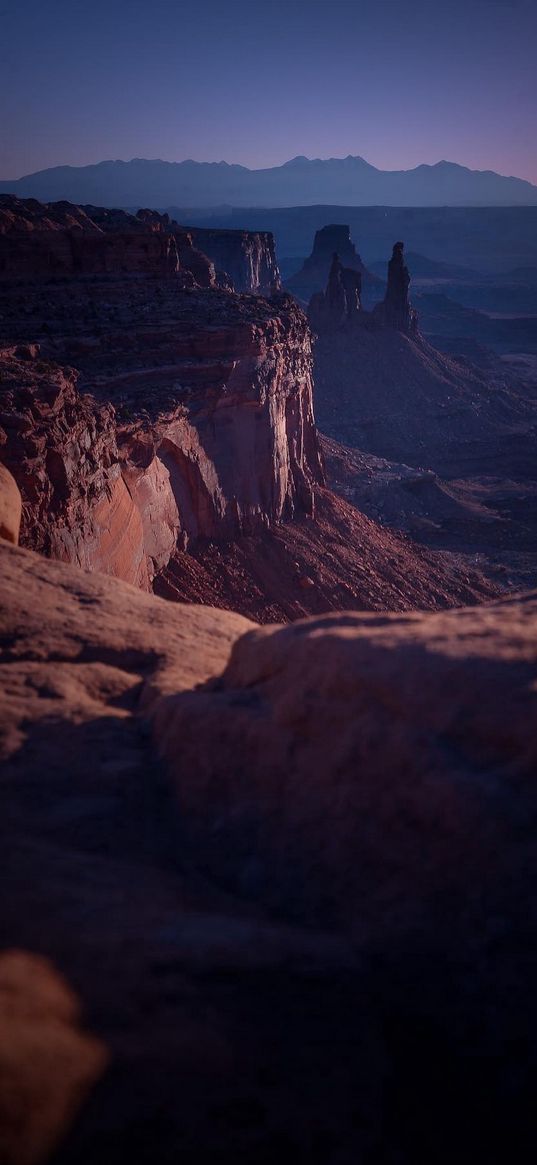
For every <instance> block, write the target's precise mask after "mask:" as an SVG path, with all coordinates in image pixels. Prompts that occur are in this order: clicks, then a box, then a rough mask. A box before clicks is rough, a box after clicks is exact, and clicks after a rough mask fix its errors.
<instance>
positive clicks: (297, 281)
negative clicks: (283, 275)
mask: <svg viewBox="0 0 537 1165" xmlns="http://www.w3.org/2000/svg"><path fill="white" fill-rule="evenodd" d="M334 254H337V255H338V256H339V259H340V262H341V265H342V266H343V267H344V268H346V269H348V270H350V271H356V272H357V273H358V275H359V276H360V290H361V289H362V287H363V290H364V292H365V293H366V294H367V295H368V296H370V295H371V294H375V293H376V294H377V296H378V293H379V291H380V290H381V289H382V280H381V279H379V277H378V276H377V275H373V274H372V273H371V272H370V271H368V270H367V268H366V267H365V266H364V264H363V262H362V260H361V258H360V255H359V254H358V252H357V250H356V247H355V246H354V243H353V242H352V240H351V234H350V228H349V227H348V226H339V225H332V226H326V227H322V228H321V230H319V231H317V232H316V234H315V239H314V241H313V250H312V253H311V255H310V256H309V258H308V259H306V261H305V263H304V266H303V267H302V269H301V270H300V271H298V272H297V274H296V275H292V276H291V278H290V279H287V280H286V283H285V286H286V288H287V290H288V291H291V292H292V294H293V295H296V297H297V299H299V300H301V301H302V302H304V303H308V302H309V300H310V299H311V297H312V295H314V294H316V293H317V292H324V289H325V287H326V284H327V282H328V278H329V275H330V268H331V266H332V262H333V258H334Z"/></svg>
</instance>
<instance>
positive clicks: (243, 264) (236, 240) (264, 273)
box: [191, 228, 281, 296]
mask: <svg viewBox="0 0 537 1165" xmlns="http://www.w3.org/2000/svg"><path fill="white" fill-rule="evenodd" d="M191 234H192V239H193V241H194V244H195V245H197V246H198V247H199V248H200V250H201V251H203V252H204V253H205V254H206V255H209V257H210V258H211V260H212V262H213V263H214V265H215V268H216V269H217V270H220V271H225V272H226V273H227V274H228V275H229V277H230V279H231V281H232V286H233V288H234V290H235V291H239V292H244V291H248V292H254V293H255V294H256V295H269V296H270V295H274V293H275V292H276V291H279V290H280V287H281V280H280V272H279V270H278V264H277V261H276V253H275V250H274V237H273V235H272V234H271V233H270V232H269V231H226V230H209V229H207V228H192V231H191Z"/></svg>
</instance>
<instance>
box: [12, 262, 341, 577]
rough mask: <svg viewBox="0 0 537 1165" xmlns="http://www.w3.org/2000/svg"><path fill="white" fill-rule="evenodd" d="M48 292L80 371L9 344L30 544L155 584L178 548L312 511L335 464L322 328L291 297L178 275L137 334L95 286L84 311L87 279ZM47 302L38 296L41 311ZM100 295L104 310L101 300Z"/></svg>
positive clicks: (143, 307)
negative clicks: (241, 296) (330, 456)
mask: <svg viewBox="0 0 537 1165" xmlns="http://www.w3.org/2000/svg"><path fill="white" fill-rule="evenodd" d="M82 290H83V289H81V288H80V287H79V291H82ZM97 291H98V289H97ZM118 292H119V297H118V299H117V300H116V302H120V303H124V288H123V287H122V286H121V285H120V286H119V288H118ZM48 294H49V296H52V297H53V300H54V305H55V307H56V313H57V314H56V319H57V321H58V333H56V332H55V331H54V333H53V340H51V339H50V333H51V331H52V329H54V326H55V322H56V321H55V312H54V308H52V310H51V308H50V301H49V305H48V306H47V309H46V319H45V321H44V323H45V324H46V327H47V330H48V338H46V342H45V349H46V350H48V351H49V352H50V351H51V350H52V349H53V348H54V349H56V350H58V349H59V350H60V351H61V354H62V355H63V357H64V359H66V360H68V361H69V364H70V365H71V364H75V363H76V365H77V368H78V372H75V371H74V370H73V368H72V367H69V366H67V367H66V365H65V364H61V365H59V364H58V363H57V361H51V360H50V359H49V360H47V359H44V358H43V355H44V353H43V351H40V350H39V348H38V346H36V345H19V346H18V347H11V348H8V349H4V351H3V354H2V363H3V373H4V375H3V387H2V393H1V404H2V409H1V414H2V415H1V417H0V424H1V425H2V426H3V429H4V432H5V438H6V439H5V444H4V446H3V457H4V461H5V463H6V465H7V466H8V467H9V468H10V469H11V471H12V473H13V474H14V475H15V477H16V480H17V482H18V484H19V486H20V488H21V491H22V494H23V501H24V519H23V532H22V540H23V543H24V544H25V545H29V546H31V547H33V548H34V549H40V550H44V551H45V552H47V553H49V554H52V555H53V556H55V557H60V558H63V559H66V560H68V561H74V562H77V563H79V564H80V565H83V566H85V567H87V568H89V569H101V570H105V571H107V572H108V573H112V574H115V575H117V576H118V577H121V578H124V579H126V580H127V581H129V582H133V583H136V584H137V585H140V586H142V587H144V588H147V587H148V586H149V585H150V583H151V580H152V579H153V578H154V576H155V575H156V574H157V573H158V572H159V571H160V570H162V568H163V567H164V566H165V565H166V563H167V562H168V561H169V559H170V557H171V555H172V553H173V551H174V550H175V548H176V546H180V547H181V548H182V549H185V548H186V547H187V546H190V545H191V544H193V543H195V542H196V540H198V539H200V538H231V537H233V536H236V535H238V534H240V533H243V534H244V533H252V532H253V531H255V530H256V529H258V528H266V527H268V526H270V525H271V524H273V523H275V522H278V521H280V520H281V519H282V518H283V517H285V516H287V517H289V516H292V515H293V514H296V515H297V516H298V514H300V513H306V514H311V513H312V511H313V505H314V501H313V493H314V486H315V483H318V482H321V481H322V480H323V473H322V467H321V461H320V455H319V451H318V445H317V437H316V431H315V425H314V419H313V406H312V385H311V352H310V339H309V334H308V332H307V330H306V328H305V323H304V319H303V317H302V314H301V312H300V311H299V310H298V309H297V308H296V307H295V305H294V304H293V303H292V302H291V301H290V300H288V299H286V298H285V297H281V298H280V299H279V300H277V301H273V302H272V303H271V304H268V303H267V302H266V301H264V300H260V299H257V300H256V299H252V300H251V301H249V302H248V303H240V302H239V301H237V300H236V299H234V298H233V297H231V298H230V297H229V295H228V294H226V293H225V292H218V291H215V292H212V291H211V292H209V293H207V294H206V295H205V294H204V293H203V292H197V293H196V295H195V297H193V296H189V297H187V298H186V299H185V300H184V301H180V302H178V300H177V296H176V293H175V291H174V288H173V285H172V286H169V285H163V286H162V287H161V288H160V295H157V296H155V299H154V303H153V305H152V315H153V320H151V318H150V316H149V313H148V304H147V296H146V293H145V291H144V289H143V287H140V288H137V289H135V290H134V291H131V292H130V294H131V305H130V312H129V325H130V326H129V328H128V331H126V332H125V334H122V333H121V332H118V328H117V323H116V319H115V312H114V309H112V313H111V315H112V318H111V319H110V318H109V319H107V320H106V323H107V325H108V326H107V328H106V330H105V328H101V327H100V326H99V324H98V323H97V321H96V320H95V317H94V316H93V315H92V313H91V312H90V313H88V300H87V296H86V295H85V294H83V295H82V297H81V299H80V300H79V301H78V302H79V316H78V318H77V317H76V308H75V307H74V306H73V298H74V297H73V286H72V285H71V286H67V287H66V286H65V285H63V284H59V285H54V288H50V289H49V292H48ZM106 294H107V297H109V296H110V295H111V291H110V290H109V289H107V292H106ZM135 295H137V296H138V300H137V303H136V304H135V303H134V302H132V299H133V297H134V296H135ZM40 299H41V297H40V296H37V295H36V294H35V292H34V293H33V300H32V294H31V293H30V292H29V294H28V297H26V304H27V307H29V306H30V304H31V303H32V302H33V306H34V308H35V312H36V314H39V313H41V312H42V311H43V308H42V304H41V302H40ZM68 302H69V303H70V304H71V307H70V308H69V307H68ZM75 302H76V300H75ZM92 302H93V303H94V304H95V305H96V307H95V310H96V312H97V311H98V312H99V313H100V317H99V315H98V316H97V320H99V318H101V319H102V318H103V315H104V305H103V300H102V298H101V297H100V295H99V294H97V295H96V296H95V299H94V300H93V301H92ZM90 306H91V304H90ZM136 307H138V311H139V321H138V322H137V319H136V315H137V312H136ZM67 311H69V324H68V327H69V329H70V330H71V329H72V331H74V333H75V334H74V335H73V336H71V335H69V334H68V335H67V336H66V335H65V334H63V328H64V327H65V323H64V320H65V316H66V313H67ZM168 313H171V314H168ZM88 320H89V327H88ZM103 322H104V321H103ZM24 325H25V329H26V328H27V326H28V316H25V317H24ZM29 330H30V334H33V335H35V331H36V330H37V331H38V332H39V328H37V329H35V328H34V327H32V326H31V329H29ZM96 330H97V332H98V333H99V334H97V335H96V334H95V331H96ZM41 338H43V333H41ZM119 345H121V347H122V349H123V353H124V356H123V358H122V363H121V366H120V368H119V369H118V370H117V371H116V368H115V358H114V353H117V350H118V346H119Z"/></svg>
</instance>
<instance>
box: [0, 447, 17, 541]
mask: <svg viewBox="0 0 537 1165" xmlns="http://www.w3.org/2000/svg"><path fill="white" fill-rule="evenodd" d="M0 436H1V433H0ZM21 512H22V498H21V495H20V490H19V488H18V486H17V483H16V481H15V478H14V477H13V475H12V474H11V473H10V472H9V470H8V469H6V467H5V465H0V538H5V539H6V542H12V543H13V545H14V546H16V545H17V543H18V541H19V531H20V525H21Z"/></svg>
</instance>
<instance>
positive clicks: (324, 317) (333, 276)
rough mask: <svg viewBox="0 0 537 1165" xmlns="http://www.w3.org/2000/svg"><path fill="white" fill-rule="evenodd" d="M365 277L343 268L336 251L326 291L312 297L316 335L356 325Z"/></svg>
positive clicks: (310, 316) (313, 326) (312, 320)
mask: <svg viewBox="0 0 537 1165" xmlns="http://www.w3.org/2000/svg"><path fill="white" fill-rule="evenodd" d="M361 290H362V276H361V274H360V272H359V271H354V270H353V269H352V267H343V265H342V263H341V260H340V258H339V255H337V254H336V253H335V252H334V255H333V257H332V266H331V267H330V272H329V275H328V283H327V285H326V291H318V292H317V293H316V294H315V295H312V297H311V299H310V302H309V307H308V319H309V322H310V324H311V326H312V328H313V330H314V331H315V332H319V333H322V332H324V331H328V332H331V331H334V330H335V329H337V328H340V327H342V326H343V325H344V324H347V323H352V322H353V321H354V319H355V317H356V316H357V315H358V312H359V311H360V309H361V302H360V294H361Z"/></svg>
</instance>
